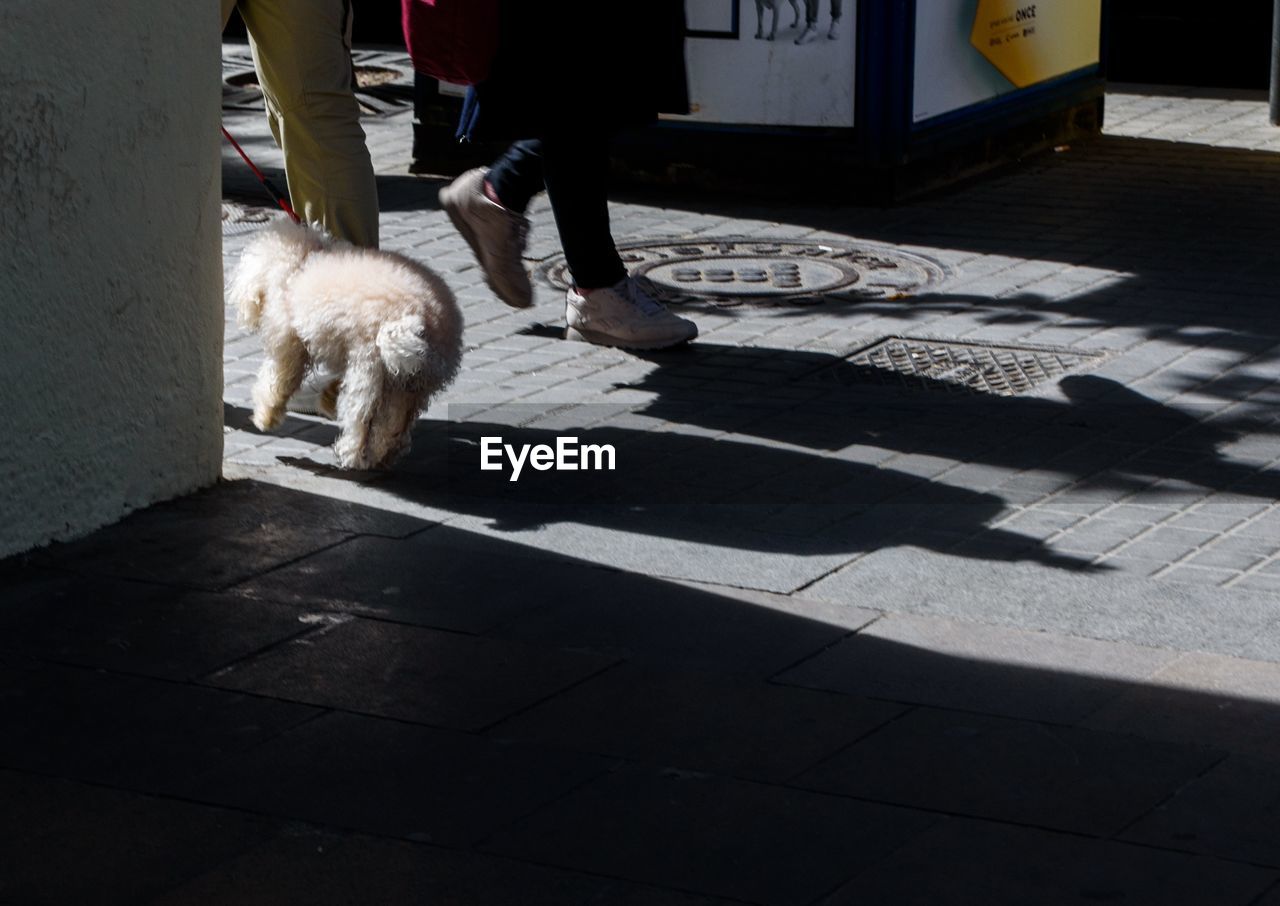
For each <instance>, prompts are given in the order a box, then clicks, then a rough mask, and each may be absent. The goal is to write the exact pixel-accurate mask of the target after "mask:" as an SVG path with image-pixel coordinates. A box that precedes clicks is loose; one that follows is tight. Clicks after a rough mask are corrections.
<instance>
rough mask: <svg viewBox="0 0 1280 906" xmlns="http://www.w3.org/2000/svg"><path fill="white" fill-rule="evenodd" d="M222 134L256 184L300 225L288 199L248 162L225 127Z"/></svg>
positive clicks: (300, 220)
mask: <svg viewBox="0 0 1280 906" xmlns="http://www.w3.org/2000/svg"><path fill="white" fill-rule="evenodd" d="M222 134H223V136H225V137H226V139H227V141H229V142H231V147H233V148H235V149H236V150H237V151H239V152H240V156H241V157H242V158H243V159H244V162H245V163H246V164H248V165H249V169H250V170H252V171H253V175H254V176H256V177H258V182H260V183H262V187H263V188H264V189H266V190H267V192H269V193H270V195H271V198H272V199H273V200H274V201H275V203H276V204H278V205H279V206H280V207H281V208H282V209H283V210H284V212H285V213H286V214H288V215H289V216H290V217H292V218H293V222H294V223H302V218H301V217H299V216H298V215H297V212H295V211H294V210H293V206H292V205H291V204H289V197H288V196H287V195H285V194H284V193H283V192H281V191H280V190H279V189H277V188H276V187H275V186H274V185H273V184H272V182H271V180H269V179H267V177H266V176H264V175H263V173H262V171H261V170H259V169H258V168H257V167H255V166H254V165H253V161H251V160H249V155H247V154H245V153H244V148H241V147H240V143H239V142H237V141H236V140H235V139H234V138H232V137H231V133H230V132H228V131H227V127H226V126H223V127H222Z"/></svg>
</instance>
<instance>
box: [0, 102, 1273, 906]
mask: <svg viewBox="0 0 1280 906" xmlns="http://www.w3.org/2000/svg"><path fill="white" fill-rule="evenodd" d="M1108 105H1109V109H1110V110H1111V117H1110V120H1109V122H1110V125H1109V127H1108V132H1107V134H1106V135H1105V136H1104V137H1103V138H1101V139H1099V140H1096V141H1091V142H1087V143H1084V144H1081V145H1079V146H1076V147H1071V148H1063V149H1059V150H1058V151H1057V152H1054V153H1050V154H1046V155H1044V156H1039V157H1035V158H1033V159H1030V160H1027V161H1024V162H1022V163H1021V164H1020V165H1018V166H1017V167H1013V168H1010V169H1008V170H1006V171H1003V172H1001V173H997V174H993V175H990V176H988V177H986V178H984V179H982V180H979V181H976V182H974V183H973V184H971V185H967V186H964V187H961V188H957V189H955V190H952V191H949V192H946V193H940V194H937V195H934V196H932V197H929V198H926V199H922V200H919V201H915V202H912V203H909V204H903V205H900V206H896V207H893V208H889V209H879V208H868V207H857V206H852V205H847V204H843V203H840V202H839V200H833V199H822V198H808V199H803V200H798V201H796V202H795V203H793V204H761V203H758V202H757V201H756V200H754V199H751V198H747V197H740V198H729V199H726V198H709V197H701V196H690V195H683V194H681V193H660V192H658V191H656V190H654V189H652V188H650V189H629V190H624V191H621V192H619V193H618V200H617V201H616V203H615V204H614V205H613V207H612V213H613V217H614V225H615V232H616V233H617V235H618V237H619V239H621V240H626V241H641V240H657V239H662V238H670V239H673V240H678V241H684V242H690V243H697V242H703V243H706V242H709V241H711V240H713V239H715V238H722V237H730V236H732V237H750V239H749V240H746V241H747V242H749V243H752V244H756V243H758V244H759V247H762V248H763V247H767V246H768V245H769V244H771V243H772V244H785V240H813V241H815V242H817V243H818V245H819V246H820V245H822V244H827V245H828V246H829V247H831V248H832V249H835V248H837V247H840V248H843V247H845V246H847V245H849V244H855V245H856V244H857V243H869V244H874V245H875V247H877V248H883V247H885V246H890V247H895V248H899V249H903V250H906V251H909V252H912V253H915V254H917V255H921V256H924V257H926V258H928V259H930V260H932V261H936V262H938V263H939V265H940V266H941V267H942V268H943V270H944V271H945V275H944V277H943V279H942V280H941V281H940V282H938V283H936V284H935V285H933V286H930V287H929V288H927V289H926V290H923V291H920V292H915V293H893V292H877V293H871V292H868V293H867V294H865V295H862V296H858V295H856V294H855V295H854V296H852V297H846V298H844V299H840V298H838V297H831V298H826V299H820V300H812V299H810V300H806V304H797V302H796V301H794V300H792V301H787V300H782V301H781V302H780V303H779V304H776V305H754V304H753V305H728V306H727V305H717V304H711V303H707V302H698V303H691V304H687V305H685V306H684V309H685V312H686V313H687V314H689V315H690V316H691V317H693V318H695V319H696V320H697V322H698V324H699V326H700V328H701V331H702V332H701V335H700V337H699V339H698V341H697V342H696V343H694V344H693V345H692V346H691V347H690V348H688V349H683V350H675V351H668V352H663V353H656V354H650V355H644V356H639V355H632V354H629V353H625V352H620V351H617V350H611V349H603V348H597V347H592V346H587V345H583V344H577V343H571V342H566V341H565V340H563V339H562V338H561V336H560V327H561V326H562V321H561V314H562V308H561V305H562V301H561V299H560V297H559V295H558V293H557V291H555V290H553V289H552V288H551V286H550V285H549V284H548V283H546V282H545V281H543V280H541V278H539V279H538V281H537V306H536V307H535V308H534V309H532V310H531V311H524V312H513V311H511V310H509V309H507V308H505V307H504V306H503V305H502V304H501V303H499V302H498V301H497V300H495V299H494V298H492V296H491V294H490V293H489V291H488V290H487V289H486V288H485V287H484V284H483V280H482V279H481V277H480V274H479V272H478V271H477V269H476V265H475V263H474V261H473V260H472V259H471V257H470V254H469V253H468V251H467V249H466V247H465V246H464V244H463V243H462V241H461V240H460V239H459V238H458V237H457V236H456V235H455V234H454V232H453V230H452V229H451V228H450V226H449V225H448V223H447V220H446V218H445V217H444V216H443V215H442V214H441V212H440V211H439V210H438V209H437V206H436V203H435V195H436V192H437V190H438V188H439V187H440V185H442V182H441V181H440V180H438V179H431V178H427V177H419V176H411V175H409V174H408V172H407V170H408V164H409V160H408V156H409V153H410V151H409V149H410V120H409V117H408V115H407V114H393V115H389V116H382V117H371V118H369V119H368V120H367V121H366V123H367V128H368V132H369V143H370V147H371V149H372V152H373V156H374V160H375V163H376V167H377V170H378V174H379V183H380V191H381V193H382V209H383V220H382V226H383V237H384V241H385V245H386V246H387V247H388V248H392V249H396V250H399V251H402V252H406V253H408V254H410V255H413V256H415V257H417V258H419V259H421V260H423V261H425V262H427V263H429V264H430V265H431V266H433V267H435V268H437V269H438V270H440V271H441V272H442V273H443V274H444V275H445V277H446V278H447V280H448V281H449V283H450V285H451V286H452V287H453V288H454V290H455V292H456V293H457V294H458V297H459V299H460V301H461V302H462V304H463V306H464V309H465V312H466V316H467V334H466V347H467V349H466V356H465V362H464V367H463V372H462V374H461V376H460V378H459V380H458V381H457V383H456V384H455V385H454V386H452V387H451V388H450V389H449V390H448V391H447V392H446V393H444V394H443V395H442V397H441V398H440V399H438V400H436V401H435V402H434V404H433V405H432V408H431V410H430V411H429V412H427V413H426V414H425V415H424V417H423V418H422V419H421V420H420V421H419V423H418V425H417V426H416V430H415V438H414V449H413V451H412V453H411V454H410V455H409V457H407V458H406V459H405V460H404V461H402V462H401V463H400V464H399V465H398V466H397V468H396V469H394V470H393V471H391V472H387V473H379V474H347V473H341V472H338V471H337V470H335V469H333V468H332V465H331V463H332V460H331V459H330V454H329V450H328V444H329V443H330V442H331V441H332V439H333V435H334V429H333V427H332V426H331V425H330V424H328V423H326V422H325V421H323V420H321V419H318V418H312V417H307V416H295V417H291V418H289V419H288V420H287V422H286V424H285V426H284V427H283V429H282V430H281V431H280V432H278V433H274V434H270V435H264V434H260V433H258V432H256V431H255V430H253V428H252V427H251V425H250V423H249V418H248V410H247V406H248V399H249V387H250V384H251V382H252V379H253V374H254V372H255V371H256V369H257V367H258V365H259V363H260V361H261V357H260V347H259V345H258V341H257V339H256V338H255V337H251V336H245V335H242V334H240V333H239V332H237V330H236V328H235V325H234V319H233V318H232V316H231V315H232V313H231V312H228V313H227V314H228V319H227V333H226V346H225V349H226V358H225V361H226V366H225V374H226V390H225V395H224V396H225V419H226V421H225V423H226V426H227V427H226V448H225V450H226V462H225V474H226V477H227V478H228V479H230V480H228V481H225V482H223V483H222V484H220V485H219V486H217V487H215V488H211V489H208V490H206V491H204V492H201V493H198V494H194V495H191V496H189V497H185V498H182V499H180V500H176V501H172V502H169V503H166V504H162V505H159V506H156V507H152V508H150V509H148V510H145V511H143V512H140V513H137V514H134V515H133V516H132V517H130V518H129V519H126V520H124V521H123V522H121V523H119V524H118V525H115V526H111V527H108V528H106V529H103V530H101V531H99V532H96V533H94V534H92V535H90V536H89V537H87V538H84V539H81V540H80V541H77V542H73V543H69V544H63V545H54V546H52V547H51V548H49V549H47V550H43V551H38V552H33V553H32V554H30V555H27V556H24V557H20V558H13V559H11V560H8V561H5V562H3V563H0V601H2V602H3V606H0V803H3V804H4V808H3V809H0V853H3V856H4V857H3V858H2V859H0V903H4V904H8V903H14V904H22V906H27V904H37V903H39V904H84V903H95V904H130V906H134V904H149V906H197V904H219V906H222V904H229V903H234V904H245V906H252V904H264V906H265V904H272V906H275V904H281V903H307V904H313V906H352V904H360V906H364V904H378V906H419V904H422V903H433V904H434V903H450V904H460V906H490V904H507V903H518V904H522V906H523V904H530V906H543V904H545V906H588V904H595V906H599V904H610V906H628V904H631V906H641V904H643V906H716V904H719V906H726V904H735V903H736V904H759V906H775V904H776V906H801V904H804V906H810V904H811V906H844V904H850V903H859V904H864V903H874V904H881V903H883V904H906V903H928V904H930V906H933V904H957V906H961V904H963V906H968V904H973V903H982V904H984V906H1003V904H1009V906H1013V904H1019V906H1021V904H1027V903H1034V904H1039V903H1080V904H1085V903H1094V902H1099V901H1123V902H1126V903H1141V904H1152V906H1157V904H1158V906H1166V904H1175V903H1176V904H1196V906H1201V904H1202V906H1277V904H1280V842H1278V841H1280V835H1278V834H1277V833H1276V828H1277V826H1278V822H1280V807H1278V806H1277V803H1280V742H1277V741H1278V740H1280V603H1278V602H1280V596H1278V595H1277V594H1276V592H1277V590H1280V589H1278V586H1280V507H1278V506H1277V502H1276V501H1277V497H1280V494H1277V490H1278V489H1280V469H1278V468H1277V458H1278V457H1280V421H1278V413H1280V409H1278V408H1277V403H1278V402H1280V387H1278V386H1277V377H1278V375H1277V368H1276V364H1277V346H1280V307H1277V305H1276V301H1277V293H1276V290H1275V287H1276V286H1277V277H1280V273H1277V272H1278V271H1280V256H1277V255H1276V254H1275V253H1274V250H1275V248H1276V247H1277V239H1278V238H1280V237H1278V236H1277V232H1278V231H1280V226H1278V224H1280V217H1278V216H1277V215H1278V214H1280V200H1278V199H1280V192H1277V191H1276V188H1277V186H1278V185H1280V161H1278V160H1277V158H1276V155H1275V153H1274V152H1275V150H1277V149H1276V136H1277V135H1280V130H1277V131H1269V128H1267V127H1265V126H1264V123H1265V105H1264V104H1263V102H1262V100H1261V99H1260V98H1258V97H1257V96H1247V97H1246V96H1231V97H1220V96H1217V95H1214V94H1211V93H1207V92H1193V93H1191V94H1190V96H1183V94H1180V93H1178V92H1171V91H1155V90H1149V89H1142V88H1115V89H1113V90H1112V92H1111V94H1110V95H1109V96H1108ZM226 121H227V124H228V126H229V127H230V128H231V131H232V132H233V133H235V134H236V135H237V136H238V137H239V138H241V139H242V140H243V141H244V143H245V144H246V145H247V147H248V148H249V150H250V153H251V154H253V155H255V157H257V158H258V159H259V160H260V162H261V163H263V164H264V165H266V166H267V167H268V168H273V167H278V166H279V158H278V155H277V154H275V152H274V151H273V149H272V147H271V142H270V138H269V136H268V134H267V131H266V129H265V125H264V124H263V123H262V121H261V116H260V114H257V113H255V112H252V111H247V112H246V111H235V110H229V111H227V114H226ZM224 175H225V181H224V194H225V196H226V197H227V200H228V202H229V206H228V208H227V214H228V219H227V221H226V228H225V230H224V233H225V244H224V246H225V256H226V259H225V260H226V264H227V265H228V266H231V265H233V264H234V263H235V259H236V257H237V255H238V253H239V252H240V250H241V249H242V248H243V246H244V243H245V242H246V241H248V239H249V237H250V236H251V235H252V232H253V231H254V230H255V229H258V228H260V223H261V219H260V217H261V215H262V213H263V211H262V210H261V201H260V199H259V196H258V195H257V190H256V188H255V185H254V184H253V182H252V181H251V180H246V179H245V175H244V173H243V171H242V168H241V165H240V164H239V163H238V162H237V161H236V160H235V159H234V158H232V157H230V156H229V155H227V154H224ZM532 217H533V221H534V231H533V237H532V240H533V241H532V243H531V246H530V250H529V256H530V261H529V264H530V266H531V267H537V266H539V265H541V264H542V263H544V262H545V261H546V260H548V259H549V257H550V256H554V255H555V254H556V253H557V252H558V248H557V245H556V239H555V231H554V229H553V227H552V223H551V218H550V212H549V210H548V209H547V207H546V204H545V202H544V201H541V200H539V201H538V202H536V203H535V206H534V208H533V210H532ZM255 218H257V219H255ZM740 241H741V240H740ZM815 247H816V246H815ZM819 251H821V250H820V249H819ZM821 254H826V253H821ZM783 282H786V281H783ZM869 282H870V281H868V283H869ZM868 289H870V287H868ZM888 337H899V338H907V339H909V340H910V341H911V343H912V344H914V347H915V348H918V349H925V350H929V349H935V350H936V349H937V348H938V344H941V343H964V344H971V345H974V346H982V348H986V349H991V348H993V347H995V346H1008V345H1010V344H1020V345H1024V346H1028V347H1033V349H1032V351H1031V352H1028V353H1026V355H1032V354H1033V353H1035V354H1046V355H1047V354H1048V353H1046V352H1045V350H1046V349H1048V350H1050V351H1053V350H1058V351H1064V352H1061V357H1062V361H1064V362H1069V363H1070V365H1069V367H1067V370H1066V371H1065V373H1062V374H1057V373H1055V374H1053V375H1051V376H1049V377H1048V378H1047V379H1045V380H1043V381H1042V382H1040V383H1038V384H1037V385H1036V386H1035V387H1034V388H1033V389H1031V390H1029V391H1027V392H1025V393H1020V394H1016V395H1011V396H1001V395H996V394H993V393H986V392H971V391H969V390H965V389H962V388H960V386H959V383H960V379H961V378H969V377H972V376H973V373H974V372H973V368H974V367H975V366H972V365H971V364H966V363H959V364H957V362H956V361H955V360H953V359H952V360H948V359H946V357H945V356H944V355H941V354H939V355H938V361H939V362H943V363H944V364H941V365H938V366H937V367H936V368H933V366H931V365H930V366H927V367H926V364H925V360H926V359H928V353H927V352H926V353H925V354H923V355H922V356H920V357H918V358H917V359H915V360H913V362H914V364H915V365H916V366H919V367H917V368H916V369H915V370H917V371H921V372H922V375H923V376H921V375H919V374H918V375H915V376H910V377H903V376H899V375H896V374H887V373H886V372H885V371H883V370H881V369H879V368H877V367H874V366H875V362H874V361H873V360H872V359H871V358H870V357H867V356H863V357H859V355H858V353H859V352H862V351H865V350H868V349H869V348H871V347H872V346H873V345H874V344H877V343H880V342H881V341H882V340H884V339H885V338H888ZM983 344H985V345H983ZM1070 353H1079V354H1088V357H1085V356H1081V358H1080V361H1079V362H1078V363H1077V362H1075V361H1073V360H1072V359H1071V358H1070V355H1069V354H1070ZM1011 354H1012V353H1011ZM908 358H910V356H909V355H908ZM499 434H500V435H502V436H503V437H504V438H507V439H508V440H509V441H510V442H513V443H521V442H524V443H547V442H551V441H552V440H553V439H554V438H558V437H562V436H568V435H574V436H580V437H581V438H582V439H583V440H584V441H591V442H602V443H603V442H607V443H610V444H614V445H616V448H617V454H618V460H619V468H618V470H617V471H616V472H614V473H605V472H602V473H596V474H594V475H586V474H585V473H584V474H579V475H572V476H571V479H572V480H566V479H565V478H564V477H559V478H556V479H554V480H534V479H536V476H534V479H530V480H527V481H526V480H522V481H520V482H519V483H511V482H509V481H508V480H507V478H506V476H505V475H496V476H492V480H490V477H489V476H488V475H487V474H481V472H480V471H479V470H478V469H477V468H476V464H477V459H476V452H475V451H476V449H477V447H478V443H479V440H480V438H481V437H484V436H492V435H499Z"/></svg>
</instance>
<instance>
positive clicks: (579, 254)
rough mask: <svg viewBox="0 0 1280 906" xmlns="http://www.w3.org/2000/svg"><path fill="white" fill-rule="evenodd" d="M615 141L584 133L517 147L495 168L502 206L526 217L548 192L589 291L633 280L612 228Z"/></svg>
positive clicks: (573, 267)
mask: <svg viewBox="0 0 1280 906" xmlns="http://www.w3.org/2000/svg"><path fill="white" fill-rule="evenodd" d="M608 179H609V138H608V136H607V135H606V136H596V135H593V134H591V130H589V129H584V130H581V131H580V132H578V133H575V134H574V135H572V136H569V135H548V136H547V137H546V138H543V139H528V140H525V141H518V142H515V143H514V144H513V145H511V147H509V148H508V149H507V150H506V152H505V153H504V154H503V155H502V156H501V157H500V158H498V159H497V160H496V161H494V163H493V165H492V166H491V167H490V168H489V183H490V184H491V185H492V186H493V188H494V191H495V192H496V193H497V196H498V200H499V201H500V202H501V203H502V206H503V207H505V208H507V209H508V210H511V211H516V212H523V211H524V209H525V208H526V207H527V206H528V204H529V201H530V199H532V198H533V196H534V195H537V194H538V193H539V192H541V191H542V190H543V189H544V188H545V189H546V192H547V198H548V200H550V202H551V211H552V213H553V214H554V215H555V218H556V230H557V231H558V232H559V233H560V245H561V246H562V247H563V248H564V256H565V261H566V262H567V263H568V265H569V270H570V272H571V273H572V274H573V282H574V283H575V284H576V285H577V286H579V287H581V288H583V289H600V288H602V287H606V286H613V284H615V283H617V282H618V281H619V280H621V279H623V278H624V277H626V275H627V269H626V266H625V265H623V263H622V259H621V258H620V257H619V256H618V249H617V247H616V246H615V245H614V242H613V233H612V232H611V230H610V228H609V198H608Z"/></svg>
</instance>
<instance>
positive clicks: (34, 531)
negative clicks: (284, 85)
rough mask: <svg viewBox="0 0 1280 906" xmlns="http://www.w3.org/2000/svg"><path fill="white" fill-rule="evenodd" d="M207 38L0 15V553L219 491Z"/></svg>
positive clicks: (168, 18)
mask: <svg viewBox="0 0 1280 906" xmlns="http://www.w3.org/2000/svg"><path fill="white" fill-rule="evenodd" d="M219 27H220V22H219V10H218V5H217V4H216V3H212V2H199V0H186V2H182V3H173V2H172V0H100V2H93V3H89V2H66V0H0V386H2V387H3V389H2V390H0V556H4V555H7V554H12V553H14V552H18V551H23V550H26V549H28V548H31V547H34V546H37V545H40V544H43V543H45V542H47V541H49V540H53V539H65V538H70V537H74V536H76V535H81V534H84V533H87V532H88V531H90V530H92V529H94V528H96V527H98V526H101V525H104V524H106V523H109V522H113V521H115V520H117V519H119V518H121V517H122V516H124V515H125V514H126V513H128V512H129V511H131V510H134V509H137V508H139V507H143V506H146V505H148V504H150V503H154V502H156V501H159V500H163V499H166V498H169V497H174V496H177V495H180V494H183V493H185V492H188V491H191V490H194V489H196V488H199V487H201V486H204V485H208V484H210V483H212V482H213V481H215V480H216V478H217V477H218V474H219V470H220V466H221V456H222V402H221V400H222V356H221V352H222V329H223V320H222V319H223V313H222V257H221V217H220V208H219V195H220V188H219V169H218V168H219V162H218V118H219V106H220V88H219V84H220V64H219V53H220V51H219V46H220V44H219V42H220V36H219Z"/></svg>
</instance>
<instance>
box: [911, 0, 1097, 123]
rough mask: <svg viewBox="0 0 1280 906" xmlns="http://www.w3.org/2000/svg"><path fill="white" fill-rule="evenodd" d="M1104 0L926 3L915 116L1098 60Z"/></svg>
mask: <svg viewBox="0 0 1280 906" xmlns="http://www.w3.org/2000/svg"><path fill="white" fill-rule="evenodd" d="M1101 33H1102V0H927V2H925V0H921V2H920V3H919V4H918V5H917V7H916V59H915V91H914V102H913V107H912V118H913V120H914V121H915V122H917V123H919V122H923V121H924V120H927V119H930V118H932V117H935V116H940V115H942V114H944V113H950V112H952V111H954V110H960V109H962V108H964V107H968V106H970V105H971V104H977V103H980V102H982V101H987V100H991V99H992V98H996V97H999V96H1000V95H1002V94H1007V93H1009V92H1011V91H1016V90H1018V89H1019V88H1027V87H1030V86H1031V85H1036V84H1039V83H1041V82H1044V81H1047V80H1049V79H1053V78H1057V77H1058V76H1063V75H1067V74H1068V73H1072V72H1076V71H1078V70H1080V69H1085V68H1087V67H1090V66H1093V65H1096V64H1097V62H1098V59H1099V55H1100V48H1101Z"/></svg>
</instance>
